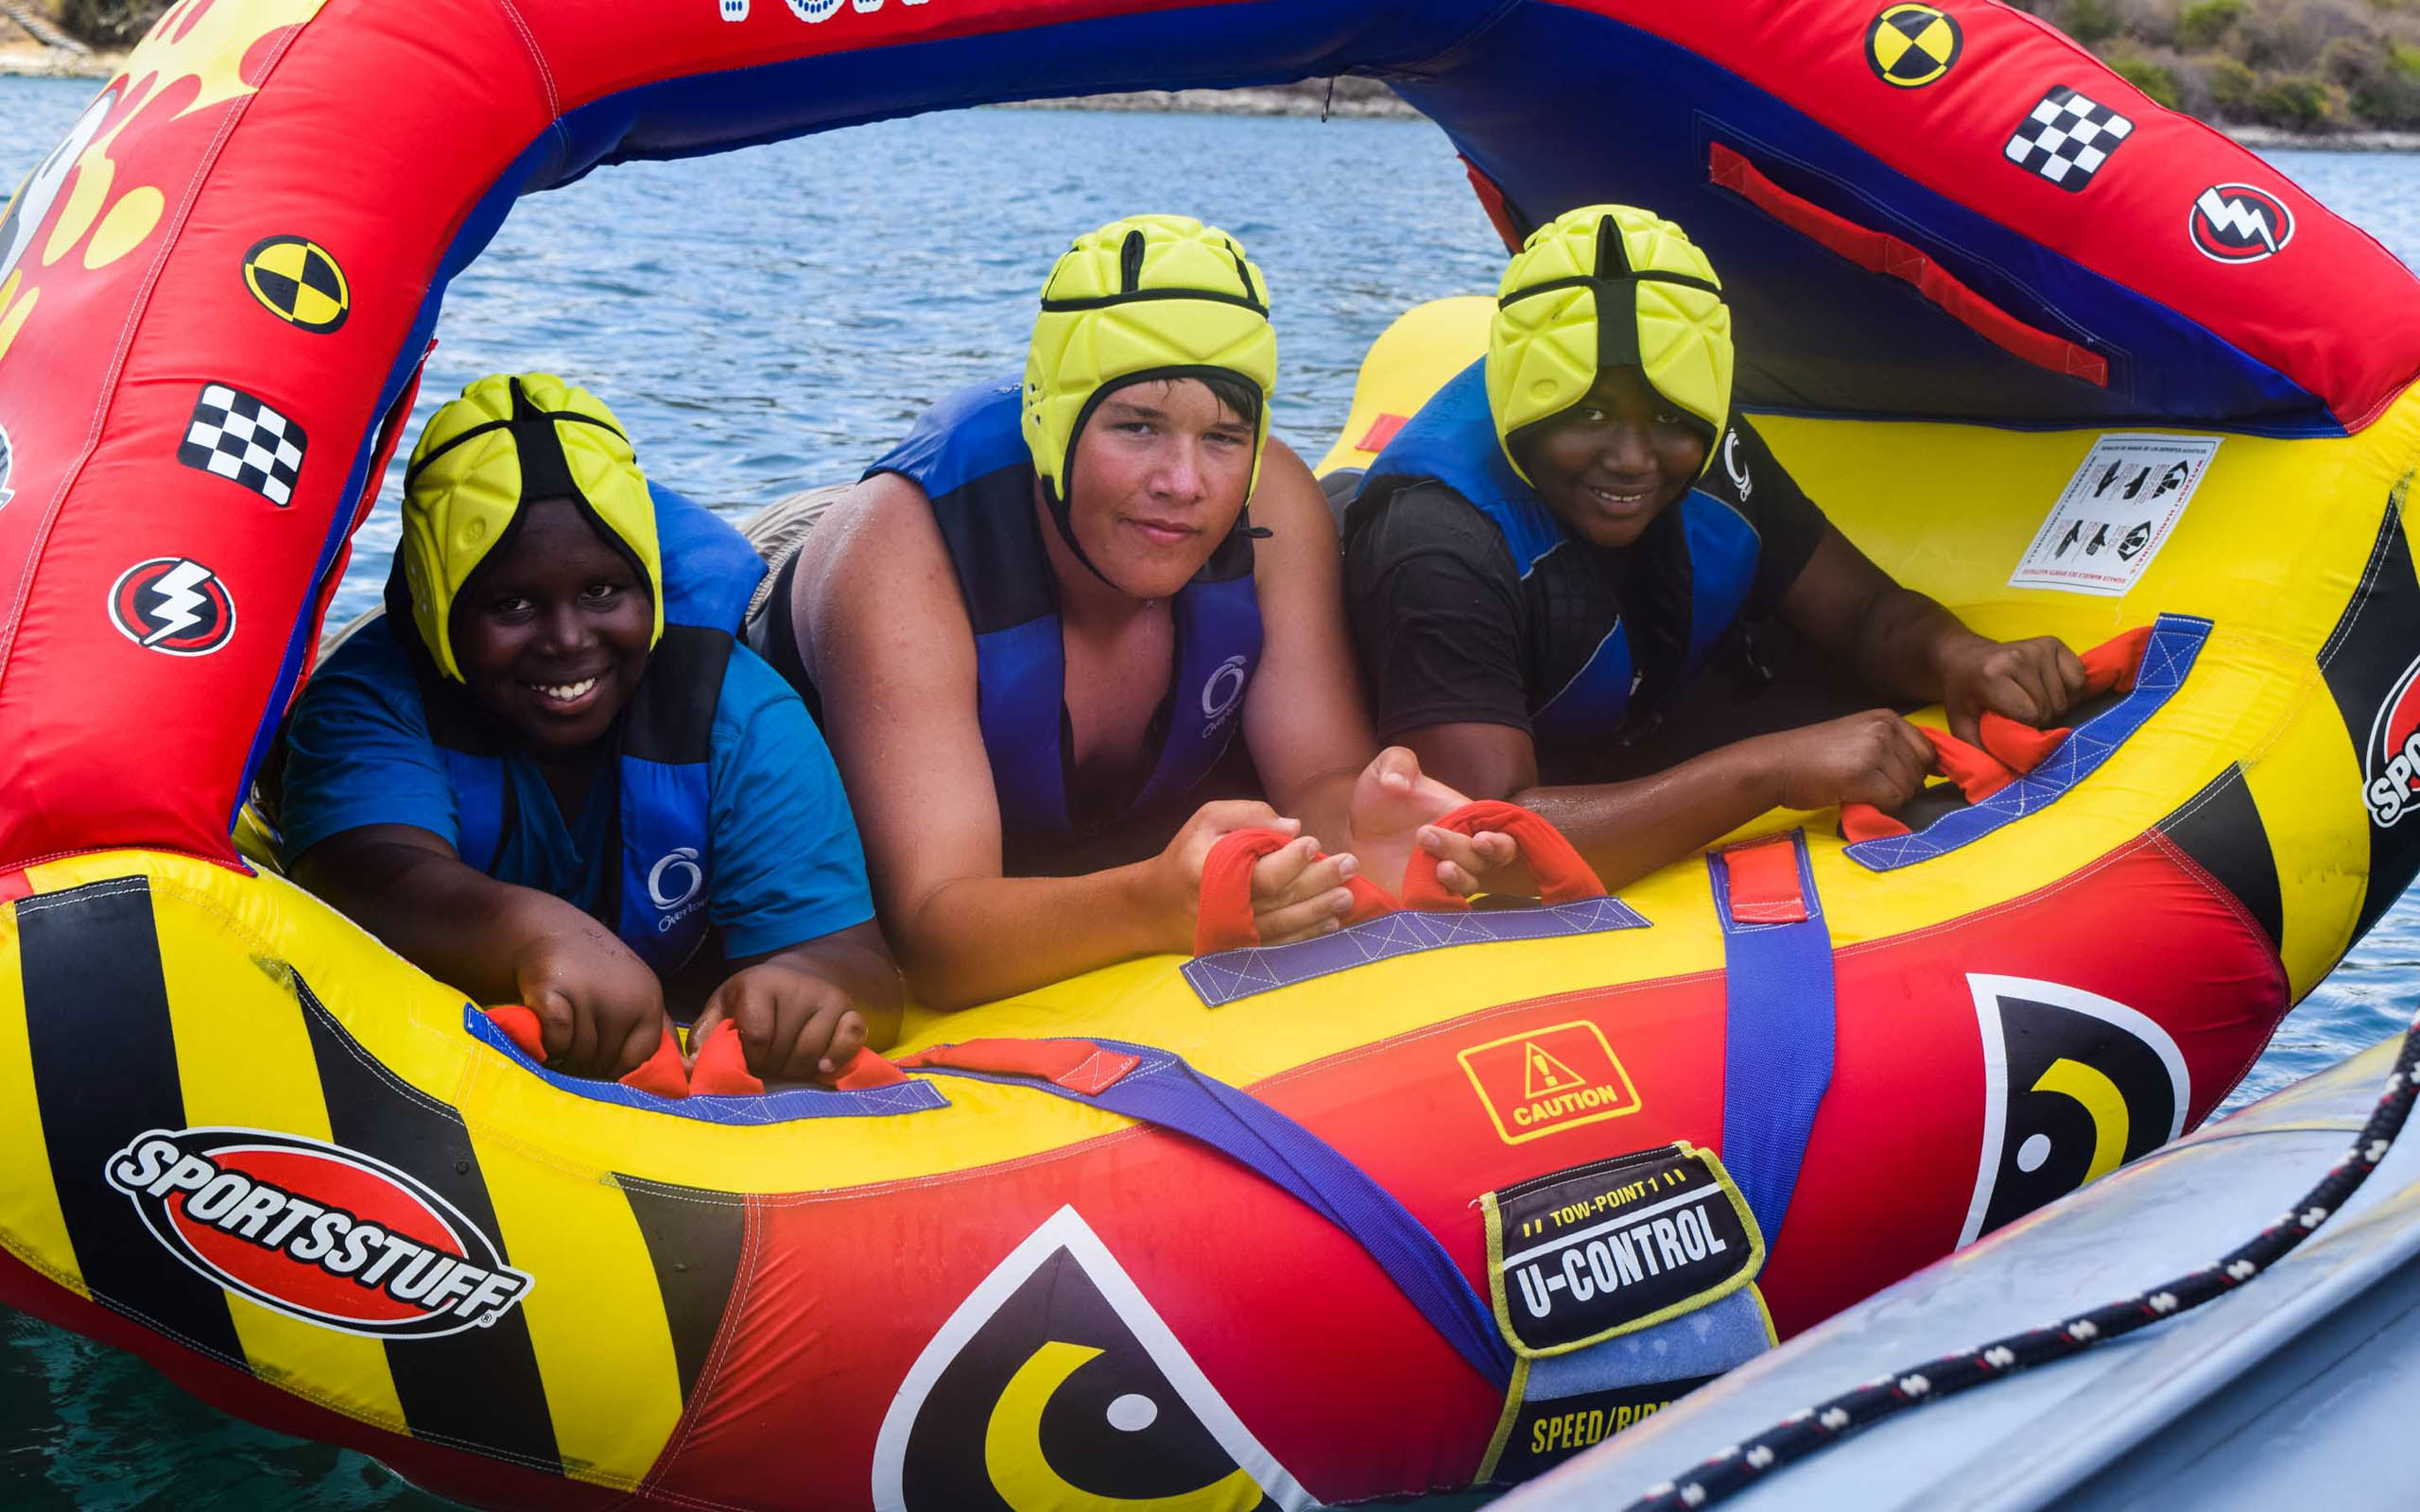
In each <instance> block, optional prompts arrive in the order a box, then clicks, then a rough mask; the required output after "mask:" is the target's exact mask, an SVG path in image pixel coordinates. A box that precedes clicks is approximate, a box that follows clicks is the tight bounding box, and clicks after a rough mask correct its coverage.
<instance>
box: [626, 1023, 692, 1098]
mask: <svg viewBox="0 0 2420 1512" xmlns="http://www.w3.org/2000/svg"><path fill="white" fill-rule="evenodd" d="M621 1080H622V1085H623V1086H625V1087H632V1088H636V1089H637V1090H638V1091H643V1092H653V1093H654V1094H655V1095H656V1096H658V1097H672V1098H681V1097H686V1096H688V1095H689V1069H688V1068H687V1067H686V1066H683V1065H682V1064H681V1037H680V1036H679V1035H677V1034H674V1033H673V1032H672V1026H671V1025H670V1024H666V1025H665V1026H664V1038H663V1039H661V1040H657V1041H656V1042H655V1054H653V1055H651V1056H649V1057H647V1059H645V1060H644V1061H641V1062H640V1063H639V1066H638V1068H637V1069H636V1070H634V1071H631V1072H627V1073H625V1074H623V1076H622V1078H621Z"/></svg>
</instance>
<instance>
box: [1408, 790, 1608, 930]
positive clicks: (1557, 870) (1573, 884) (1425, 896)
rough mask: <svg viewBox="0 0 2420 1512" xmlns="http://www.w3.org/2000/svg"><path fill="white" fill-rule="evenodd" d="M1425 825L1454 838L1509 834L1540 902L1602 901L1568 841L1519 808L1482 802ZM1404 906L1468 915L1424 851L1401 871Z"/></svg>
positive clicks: (1601, 891)
mask: <svg viewBox="0 0 2420 1512" xmlns="http://www.w3.org/2000/svg"><path fill="white" fill-rule="evenodd" d="M1429 822H1431V823H1432V824H1434V825H1436V826H1437V828H1439V829H1441V830H1451V831H1453V832H1454V833H1456V834H1477V833H1479V832H1480V831H1481V830H1499V831H1501V832H1503V833H1506V834H1509V835H1511V836H1512V837H1513V839H1514V840H1515V841H1516V842H1518V843H1519V845H1520V847H1521V860H1522V862H1523V864H1525V865H1526V866H1528V867H1529V868H1530V877H1531V878H1532V879H1533V880H1535V881H1536V883H1537V885H1538V901H1539V902H1547V903H1569V902H1579V901H1580V900H1581V899H1582V898H1602V897H1604V896H1605V885H1604V883H1603V882H1601V881H1599V879H1598V876H1597V873H1596V871H1595V870H1594V869H1593V868H1590V866H1589V865H1588V863H1587V862H1586V861H1584V860H1582V858H1581V854H1580V852H1579V851H1576V850H1574V849H1573V848H1572V844H1571V842H1570V841H1569V840H1566V839H1564V835H1563V832H1562V831H1561V830H1558V829H1556V828H1555V827H1554V826H1553V825H1552V824H1551V823H1548V822H1547V820H1546V819H1544V818H1542V817H1540V816H1538V815H1535V814H1532V813H1530V811H1529V810H1528V809H1525V808H1523V807H1521V806H1520V805H1519V804H1517V803H1502V802H1497V801H1495V799H1480V800H1478V802H1474V803H1465V804H1463V805H1462V806H1461V808H1458V809H1455V810H1452V811H1451V812H1449V813H1446V814H1443V815H1441V816H1438V817H1437V818H1435V819H1432V820H1431V821H1429ZM1403 905H1404V906H1405V907H1406V908H1417V909H1421V910H1423V911H1424V912H1430V913H1435V912H1448V911H1450V912H1467V911H1468V910H1469V908H1470V906H1471V901H1470V900H1469V899H1467V898H1464V897H1461V896H1460V895H1459V894H1456V893H1451V892H1448V891H1446V890H1445V887H1444V885H1443V884H1441V883H1440V882H1438V880H1437V858H1436V857H1435V856H1432V855H1430V854H1429V853H1428V852H1427V851H1412V853H1411V864H1410V865H1409V866H1408V867H1406V868H1404V874H1403Z"/></svg>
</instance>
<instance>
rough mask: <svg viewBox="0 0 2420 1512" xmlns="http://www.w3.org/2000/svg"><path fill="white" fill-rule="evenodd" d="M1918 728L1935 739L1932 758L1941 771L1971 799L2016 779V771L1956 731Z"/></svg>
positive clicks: (1978, 799)
mask: <svg viewBox="0 0 2420 1512" xmlns="http://www.w3.org/2000/svg"><path fill="white" fill-rule="evenodd" d="M1916 730H1917V731H1918V732H1919V733H1921V734H1922V735H1923V736H1924V737H1925V739H1927V740H1928V741H1931V742H1932V750H1933V760H1934V763H1935V765H1939V766H1940V768H1941V775H1942V776H1944V777H1946V778H1948V779H1949V780H1950V781H1951V782H1955V783H1957V784H1958V791H1960V792H1962V793H1963V794H1965V795H1966V801H1967V802H1969V803H1980V802H1981V801H1983V799H1987V798H1989V797H1991V796H1992V795H1993V794H1995V793H1997V792H1998V791H1999V790H2000V789H2001V788H2003V787H2006V786H2008V784H2009V783H2011V782H2015V781H2016V774H2015V773H2014V772H2013V771H2010V770H2009V769H2008V767H2006V766H2005V765H2001V763H2000V759H1999V758H1998V757H1997V756H1995V755H1993V754H1992V753H1991V752H1990V751H1987V750H1980V749H1978V748H1977V747H1973V746H1969V745H1967V744H1966V743H1965V742H1964V741H1962V740H1960V739H1959V738H1958V737H1957V736H1955V735H1950V734H1945V733H1943V732H1942V731H1940V730H1929V729H1927V728H1926V727H1925V726H1923V725H1918V726H1917V727H1916Z"/></svg>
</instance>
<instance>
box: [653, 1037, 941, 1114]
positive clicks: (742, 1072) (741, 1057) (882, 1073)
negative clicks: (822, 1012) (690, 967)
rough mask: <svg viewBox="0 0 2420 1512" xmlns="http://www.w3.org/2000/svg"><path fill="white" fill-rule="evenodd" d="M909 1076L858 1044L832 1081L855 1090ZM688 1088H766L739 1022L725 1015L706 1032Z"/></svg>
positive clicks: (709, 1091) (738, 1092)
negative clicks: (754, 1068)
mask: <svg viewBox="0 0 2420 1512" xmlns="http://www.w3.org/2000/svg"><path fill="white" fill-rule="evenodd" d="M907 1079H908V1074H907V1073H906V1072H904V1071H902V1070H900V1069H899V1068H898V1067H897V1066H894V1065H892V1064H891V1063H890V1061H888V1060H885V1059H883V1058H882V1057H880V1056H878V1055H876V1054H875V1053H874V1052H873V1051H872V1050H869V1049H867V1048H866V1047H865V1046H863V1045H859V1046H858V1047H857V1053H856V1055H855V1056H854V1057H850V1060H849V1063H848V1064H847V1065H845V1066H843V1067H841V1068H840V1074H838V1075H837V1076H835V1077H833V1078H832V1085H833V1086H834V1087H835V1088H837V1089H838V1090H839V1091H844V1092H853V1091H858V1090H859V1089H861V1088H866V1087H893V1086H896V1085H898V1084H899V1083H901V1082H903V1081H906V1080H907ZM689 1091H691V1092H693V1093H695V1094H696V1095H698V1096H700V1097H754V1096H757V1095H760V1094H761V1093H762V1092H763V1091H765V1084H764V1082H763V1081H761V1080H759V1079H758V1077H757V1075H756V1074H755V1073H754V1072H752V1071H750V1070H749V1069H748V1047H747V1046H746V1045H745V1044H743V1043H742V1042H741V1041H740V1038H739V1025H737V1024H735V1023H734V1022H731V1021H730V1020H729V1019H725V1020H723V1021H722V1022H720V1023H717V1024H716V1025H715V1028H714V1033H712V1034H710V1035H708V1036H706V1042H705V1043H704V1044H702V1045H700V1046H699V1047H698V1058H697V1060H696V1062H695V1063H694V1064H693V1065H691V1067H690V1069H689Z"/></svg>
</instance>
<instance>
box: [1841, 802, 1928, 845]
mask: <svg viewBox="0 0 2420 1512" xmlns="http://www.w3.org/2000/svg"><path fill="white" fill-rule="evenodd" d="M1913 833H1915V832H1914V831H1912V830H1910V829H1909V828H1908V827H1907V826H1906V825H1905V824H1903V823H1901V822H1900V821H1899V820H1897V819H1894V818H1893V817H1892V816H1890V815H1888V814H1885V813H1883V812H1882V811H1881V810H1880V809H1877V808H1876V807H1875V806H1874V805H1873V804H1871V803H1843V804H1841V839H1843V840H1846V841H1848V842H1849V843H1850V844H1851V845H1855V844H1856V843H1857V842H1858V841H1859V840H1893V839H1896V838H1898V837H1899V836H1900V835H1903V834H1913Z"/></svg>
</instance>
